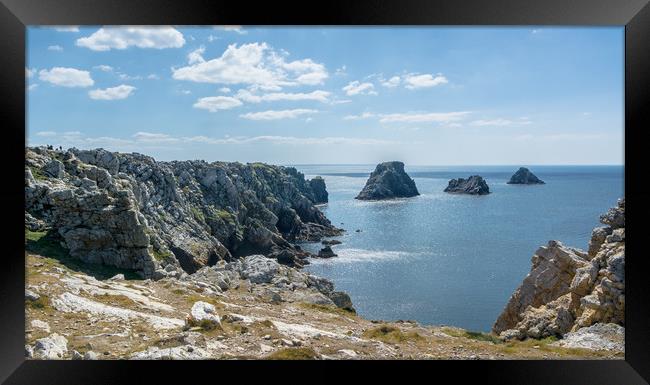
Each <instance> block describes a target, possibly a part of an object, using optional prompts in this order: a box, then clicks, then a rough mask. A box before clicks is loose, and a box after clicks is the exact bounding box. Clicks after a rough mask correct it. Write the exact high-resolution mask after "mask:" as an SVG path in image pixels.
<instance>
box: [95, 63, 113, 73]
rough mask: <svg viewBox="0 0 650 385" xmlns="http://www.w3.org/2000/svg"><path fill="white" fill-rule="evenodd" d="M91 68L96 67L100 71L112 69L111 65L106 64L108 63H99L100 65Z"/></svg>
mask: <svg viewBox="0 0 650 385" xmlns="http://www.w3.org/2000/svg"><path fill="white" fill-rule="evenodd" d="M93 68H94V69H98V70H100V71H104V72H111V71H113V67H111V66H108V65H106V64H100V65H98V66H94V67H93Z"/></svg>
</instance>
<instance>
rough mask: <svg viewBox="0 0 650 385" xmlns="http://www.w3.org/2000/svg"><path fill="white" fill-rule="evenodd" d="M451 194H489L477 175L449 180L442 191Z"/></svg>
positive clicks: (482, 180) (486, 186)
mask: <svg viewBox="0 0 650 385" xmlns="http://www.w3.org/2000/svg"><path fill="white" fill-rule="evenodd" d="M444 191H445V192H448V193H453V194H470V195H486V194H489V193H490V187H489V186H488V184H487V183H486V182H485V180H484V179H483V178H482V177H481V176H479V175H472V176H470V177H469V178H467V179H463V178H458V179H451V180H450V181H449V184H448V185H447V187H446V188H445V190H444Z"/></svg>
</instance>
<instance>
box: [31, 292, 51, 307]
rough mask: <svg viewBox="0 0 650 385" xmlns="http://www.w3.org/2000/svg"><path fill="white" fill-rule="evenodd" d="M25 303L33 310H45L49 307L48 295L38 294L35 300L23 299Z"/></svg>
mask: <svg viewBox="0 0 650 385" xmlns="http://www.w3.org/2000/svg"><path fill="white" fill-rule="evenodd" d="M25 304H26V305H27V306H28V307H30V308H32V309H34V310H45V309H49V308H50V297H48V296H46V295H40V296H39V298H38V299H37V300H31V299H25Z"/></svg>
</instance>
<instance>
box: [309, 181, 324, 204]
mask: <svg viewBox="0 0 650 385" xmlns="http://www.w3.org/2000/svg"><path fill="white" fill-rule="evenodd" d="M309 187H311V190H312V191H313V192H314V193H313V195H312V196H313V197H314V203H316V204H320V203H327V201H328V194H327V189H326V187H325V180H324V179H323V178H322V177H320V176H316V177H314V178H312V179H310V180H309Z"/></svg>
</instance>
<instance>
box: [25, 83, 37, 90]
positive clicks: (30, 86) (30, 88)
mask: <svg viewBox="0 0 650 385" xmlns="http://www.w3.org/2000/svg"><path fill="white" fill-rule="evenodd" d="M36 87H38V84H30V85H29V86H28V87H27V91H34V90H35V89H36Z"/></svg>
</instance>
